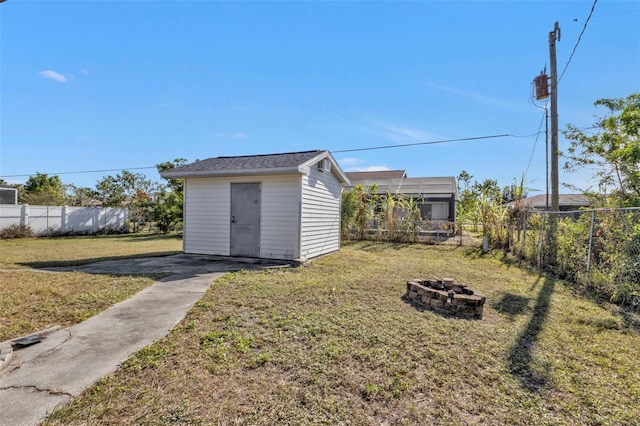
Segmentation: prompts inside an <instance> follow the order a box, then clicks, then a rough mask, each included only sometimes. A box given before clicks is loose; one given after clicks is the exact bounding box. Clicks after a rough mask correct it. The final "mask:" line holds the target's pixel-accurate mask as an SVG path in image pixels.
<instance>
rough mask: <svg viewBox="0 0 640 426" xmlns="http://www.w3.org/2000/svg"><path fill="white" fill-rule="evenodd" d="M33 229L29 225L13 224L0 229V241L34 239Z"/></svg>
mask: <svg viewBox="0 0 640 426" xmlns="http://www.w3.org/2000/svg"><path fill="white" fill-rule="evenodd" d="M35 236H36V235H35V233H34V232H33V229H31V227H30V226H29V225H21V224H13V225H9V226H7V227H6V228H3V229H0V240H13V239H17V238H33V237H35Z"/></svg>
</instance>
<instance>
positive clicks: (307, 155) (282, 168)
mask: <svg viewBox="0 0 640 426" xmlns="http://www.w3.org/2000/svg"><path fill="white" fill-rule="evenodd" d="M325 158H328V159H329V160H330V161H331V163H332V164H331V166H332V167H331V172H332V173H333V174H334V175H335V176H336V177H337V178H338V180H340V181H341V182H342V183H348V182H349V179H348V178H347V177H346V175H345V174H344V172H343V171H342V169H340V166H338V163H337V162H336V161H335V159H334V158H333V156H332V155H331V153H330V152H329V151H320V150H315V151H303V152H287V153H281V154H262V155H244V156H237V157H214V158H208V159H206V160H200V161H196V162H195V163H191V164H187V165H184V166H180V167H176V168H173V169H170V170H166V171H163V172H161V173H160V175H161V176H162V177H165V178H189V177H213V176H219V177H221V176H237V175H270V174H291V173H302V174H308V173H309V167H310V166H311V165H312V164H315V163H318V162H319V161H321V160H324V159H325Z"/></svg>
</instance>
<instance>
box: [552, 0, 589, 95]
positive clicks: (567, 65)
mask: <svg viewBox="0 0 640 426" xmlns="http://www.w3.org/2000/svg"><path fill="white" fill-rule="evenodd" d="M596 3H598V0H593V5H591V11H590V12H589V16H587V20H586V21H584V26H583V27H582V31H581V32H580V35H579V36H578V41H577V42H576V45H575V46H573V51H572V52H571V55H569V60H568V61H567V64H566V65H565V66H564V69H563V70H562V73H560V78H558V83H560V81H561V80H562V76H563V75H564V73H565V71H566V70H567V68H568V67H569V64H570V63H571V59H573V54H574V53H576V49H577V48H578V45H579V44H580V40H581V39H582V34H584V32H585V30H586V29H587V25H588V24H589V19H591V15H593V11H594V10H595V8H596Z"/></svg>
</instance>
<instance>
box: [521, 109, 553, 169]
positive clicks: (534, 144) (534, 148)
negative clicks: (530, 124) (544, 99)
mask: <svg viewBox="0 0 640 426" xmlns="http://www.w3.org/2000/svg"><path fill="white" fill-rule="evenodd" d="M538 108H539V107H538ZM546 116H547V108H546V104H545V108H544V111H543V112H542V119H541V120H540V126H539V127H538V133H537V135H536V140H535V142H534V143H533V149H532V150H531V156H530V157H529V163H528V164H527V169H526V170H525V172H524V176H525V178H526V177H527V173H529V167H530V166H531V161H532V160H533V154H534V152H535V151H536V146H537V145H538V136H539V135H540V134H541V133H545V132H542V125H543V124H544V121H545V120H544V119H545V118H546Z"/></svg>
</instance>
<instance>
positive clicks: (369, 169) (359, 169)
mask: <svg viewBox="0 0 640 426" xmlns="http://www.w3.org/2000/svg"><path fill="white" fill-rule="evenodd" d="M386 170H391V169H390V168H388V167H387V166H367V167H349V168H347V170H346V171H347V172H382V171H386Z"/></svg>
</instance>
